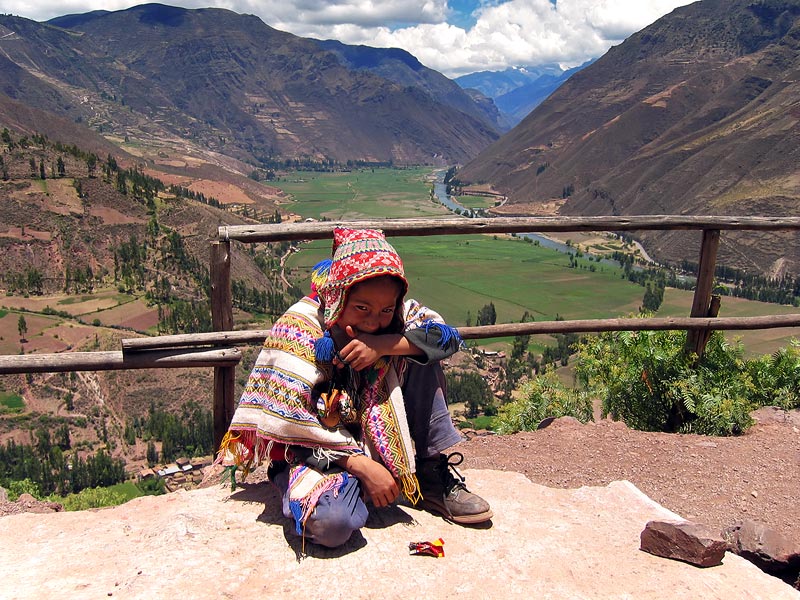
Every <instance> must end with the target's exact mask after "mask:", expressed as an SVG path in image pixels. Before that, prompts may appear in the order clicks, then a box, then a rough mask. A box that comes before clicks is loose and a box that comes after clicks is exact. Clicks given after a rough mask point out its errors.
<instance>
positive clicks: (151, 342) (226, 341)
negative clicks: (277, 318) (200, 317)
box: [122, 329, 269, 352]
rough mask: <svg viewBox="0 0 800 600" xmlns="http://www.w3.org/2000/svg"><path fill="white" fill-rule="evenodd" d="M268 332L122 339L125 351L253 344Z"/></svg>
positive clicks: (189, 334) (183, 334) (193, 334)
mask: <svg viewBox="0 0 800 600" xmlns="http://www.w3.org/2000/svg"><path fill="white" fill-rule="evenodd" d="M268 332H269V330H267V329H249V330H247V331H210V332H208V333H182V334H179V335H161V336H158V337H151V338H147V337H143V338H126V339H123V340H122V350H123V351H124V352H141V351H144V350H154V349H157V348H186V347H187V346H219V345H236V344H252V343H257V342H258V343H260V342H263V341H264V338H266V337H267V333H268Z"/></svg>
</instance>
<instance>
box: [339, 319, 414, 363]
mask: <svg viewBox="0 0 800 600" xmlns="http://www.w3.org/2000/svg"><path fill="white" fill-rule="evenodd" d="M345 331H346V333H347V335H349V336H350V337H351V338H352V339H351V340H350V341H349V342H347V344H346V345H345V346H344V348H342V349H341V350H340V351H339V352H338V353H337V356H336V357H335V358H334V359H333V364H334V365H336V366H338V367H340V366H343V365H344V364H347V365H349V366H350V367H352V368H353V369H355V370H356V371H361V370H362V369H365V368H367V367H370V366H372V365H374V364H375V361H377V360H378V359H379V358H381V357H382V356H411V357H417V356H418V357H423V356H424V355H425V353H424V351H423V350H422V349H420V348H418V347H417V346H416V345H414V344H413V343H412V342H411V341H410V340H409V339H408V338H406V337H405V335H403V334H400V333H389V334H382V335H373V334H369V333H356V332H355V331H354V330H353V328H352V327H349V326H348V327H346V328H345Z"/></svg>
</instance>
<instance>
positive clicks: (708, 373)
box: [576, 331, 756, 435]
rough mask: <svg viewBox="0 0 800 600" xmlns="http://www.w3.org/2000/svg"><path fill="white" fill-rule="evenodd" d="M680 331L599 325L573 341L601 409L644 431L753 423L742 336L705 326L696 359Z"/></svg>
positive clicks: (704, 430)
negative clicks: (730, 337) (731, 338)
mask: <svg viewBox="0 0 800 600" xmlns="http://www.w3.org/2000/svg"><path fill="white" fill-rule="evenodd" d="M685 341H686V333H685V332H682V331H622V332H609V333H603V334H601V335H598V336H594V337H590V338H586V339H585V340H583V341H582V342H581V343H580V346H579V356H578V364H577V371H576V372H577V374H578V377H579V379H580V380H581V381H582V382H583V383H584V384H585V385H586V386H587V387H588V389H589V390H591V391H592V392H594V393H596V394H597V395H599V396H600V398H601V399H602V402H603V405H602V406H603V409H602V410H603V416H604V417H605V416H608V415H610V416H611V418H613V419H620V420H622V421H624V422H625V423H626V424H627V425H628V427H631V428H632V429H639V430H643V431H667V432H678V431H681V432H693V433H700V434H706V435H735V434H739V433H742V432H744V431H745V430H746V429H747V428H748V427H750V426H751V425H752V424H753V421H752V418H751V417H750V412H751V411H752V410H753V409H754V408H756V403H755V398H754V396H753V389H754V386H753V380H752V378H751V376H750V374H749V373H748V370H747V368H746V362H745V361H744V359H743V358H742V356H743V349H742V346H741V344H739V343H737V344H729V343H728V342H727V341H726V340H725V337H724V336H723V334H722V333H721V332H719V331H715V332H713V333H712V334H711V336H710V338H709V341H708V344H707V345H706V351H705V353H704V355H703V358H702V360H700V361H699V362H698V361H697V357H696V356H695V355H693V354H689V353H686V352H685V351H684V344H685Z"/></svg>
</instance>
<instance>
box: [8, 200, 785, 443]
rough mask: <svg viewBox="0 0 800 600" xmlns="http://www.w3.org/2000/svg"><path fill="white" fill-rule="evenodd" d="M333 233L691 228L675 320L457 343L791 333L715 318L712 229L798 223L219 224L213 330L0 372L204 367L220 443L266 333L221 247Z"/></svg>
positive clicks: (753, 321) (587, 323)
mask: <svg viewBox="0 0 800 600" xmlns="http://www.w3.org/2000/svg"><path fill="white" fill-rule="evenodd" d="M334 227H357V228H358V227H360V228H375V229H382V230H383V231H384V232H385V233H386V235H387V237H390V238H391V237H393V236H430V235H448V234H475V233H529V232H576V231H578V232H580V231H593V232H598V231H607V232H608V231H610V232H623V231H643V230H694V231H698V232H700V233H701V235H702V241H701V247H700V256H699V270H698V278H697V285H696V287H695V293H694V298H693V302H692V308H691V313H690V315H689V316H688V317H685V318H679V317H676V318H645V319H588V320H572V321H549V322H542V321H538V322H531V323H506V324H499V325H484V326H478V327H460V328H458V331H459V333H460V334H461V337H462V338H464V339H483V338H489V337H502V336H516V335H527V334H552V333H578V332H582V333H589V332H599V331H636V330H665V329H683V330H687V331H688V332H689V335H687V350H688V351H691V352H695V353H697V354H698V355H701V354H702V353H703V349H704V348H705V343H706V341H707V340H708V336H709V335H710V333H711V331H712V330H731V331H735V330H752V329H771V328H777V327H798V326H800V314H787V315H780V316H761V317H728V318H718V317H717V310H718V308H719V305H718V303H717V302H715V301H714V299H713V298H712V294H711V292H712V287H713V281H714V272H715V269H716V261H717V250H718V248H719V243H720V235H721V232H722V231H731V230H750V231H778V230H784V231H785V230H791V231H797V230H800V218H798V217H783V218H778V217H776V218H772V217H728V216H669V215H647V216H629V217H509V218H488V219H465V218H448V219H392V220H381V221H354V222H330V221H328V222H311V223H281V224H275V225H254V226H222V227H220V228H219V229H218V231H217V239H216V240H214V241H212V243H211V260H210V270H211V310H212V324H213V329H214V331H213V332H210V333H200V334H185V335H171V336H159V337H152V338H135V339H124V340H122V350H121V351H120V352H75V353H63V354H40V355H7V356H0V374H8V373H30V372H46V371H98V370H108V369H144V368H177V367H213V368H214V408H213V410H214V440H215V444H218V443H219V441H220V440H221V439H222V436H223V435H224V433H225V431H226V429H227V427H228V424H229V423H230V419H231V417H232V416H233V410H234V406H235V398H234V378H235V372H236V365H237V364H238V363H239V361H240V359H241V353H240V352H239V350H238V349H237V348H236V345H241V344H260V343H262V342H263V340H264V338H265V337H266V334H267V331H266V330H251V331H233V297H232V293H231V289H232V288H231V262H230V261H231V242H232V241H234V240H236V241H240V242H244V243H254V242H277V241H289V240H317V239H326V238H328V239H329V238H332V237H333V229H334Z"/></svg>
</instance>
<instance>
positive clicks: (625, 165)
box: [458, 0, 800, 274]
mask: <svg viewBox="0 0 800 600" xmlns="http://www.w3.org/2000/svg"><path fill="white" fill-rule="evenodd" d="M799 76H800V5H798V4H797V3H796V2H788V1H785V0H766V1H759V2H754V1H752V0H733V1H721V0H704V1H703V2H697V3H695V4H692V5H689V6H686V7H683V8H680V9H676V10H675V11H674V12H673V13H671V14H669V15H667V16H665V17H664V18H662V19H660V20H659V21H657V22H656V23H654V24H653V25H651V26H649V27H647V28H646V29H644V30H642V31H641V32H639V33H637V34H634V35H633V36H631V37H630V38H629V39H627V40H626V41H625V42H624V43H623V44H621V45H620V46H617V47H615V48H612V49H611V50H610V51H609V52H608V53H607V54H606V55H605V56H603V57H602V58H601V59H599V60H598V61H597V62H596V63H594V64H593V65H591V66H589V67H588V68H586V69H584V70H582V71H581V72H580V73H577V74H575V75H574V76H573V77H572V78H570V79H569V81H567V82H566V83H565V84H564V85H563V86H562V87H560V88H559V89H558V90H557V91H556V92H555V93H554V94H553V95H552V96H550V97H549V98H548V99H547V101H545V102H544V103H543V104H542V105H540V106H539V107H538V108H537V109H536V110H535V111H534V112H533V113H532V114H531V115H529V117H528V118H526V119H525V120H524V121H523V122H522V123H521V124H520V125H519V126H517V127H516V128H515V129H514V130H513V131H511V132H510V133H509V134H507V135H506V136H504V137H503V138H502V139H500V140H499V141H498V142H496V143H495V144H493V145H492V146H491V147H490V148H489V149H487V150H486V151H485V152H483V153H482V154H481V155H480V156H479V157H478V158H477V159H476V160H474V161H472V162H471V163H469V164H468V165H467V166H466V167H465V168H464V169H463V170H462V171H461V172H460V173H459V174H458V178H459V179H460V180H461V181H463V182H473V183H477V182H484V183H485V182H488V183H491V184H492V185H493V187H495V188H496V189H498V190H501V191H503V192H505V193H507V194H508V195H509V203H508V205H507V207H506V208H507V211H508V212H517V213H525V212H527V211H530V210H533V209H534V207H535V206H536V205H539V204H542V203H545V202H547V201H550V200H553V199H562V200H563V204H562V206H561V208H560V211H561V213H562V214H573V215H577V214H620V215H623V214H648V213H653V214H660V213H666V214H681V213H697V214H703V213H705V214H759V215H786V214H798V201H799V200H800V167H799V166H798V165H800V126H799V125H798V123H799V122H800V104H798V100H797V99H798V98H800V83H798V81H799V80H798V77H799ZM695 237H696V236H695ZM793 237H794V236H791V235H786V236H784V235H781V234H770V235H764V236H760V235H753V234H751V233H743V234H738V235H737V234H727V235H726V236H724V239H723V246H722V249H721V253H720V259H721V261H722V262H724V263H727V264H730V265H732V266H737V267H739V268H744V269H748V270H759V271H762V272H769V273H776V274H777V273H781V272H787V271H788V272H796V271H797V269H798V267H800V248H798V245H797V243H796V242H795V241H794V239H793ZM642 239H643V240H644V241H645V242H646V243H647V244H648V251H652V254H654V255H655V256H656V257H657V258H660V259H663V260H679V259H682V258H687V259H689V260H695V261H696V260H697V246H696V243H693V242H692V241H691V240H690V237H687V236H686V235H683V234H680V233H674V234H662V235H659V234H648V235H642ZM694 242H696V240H694Z"/></svg>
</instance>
